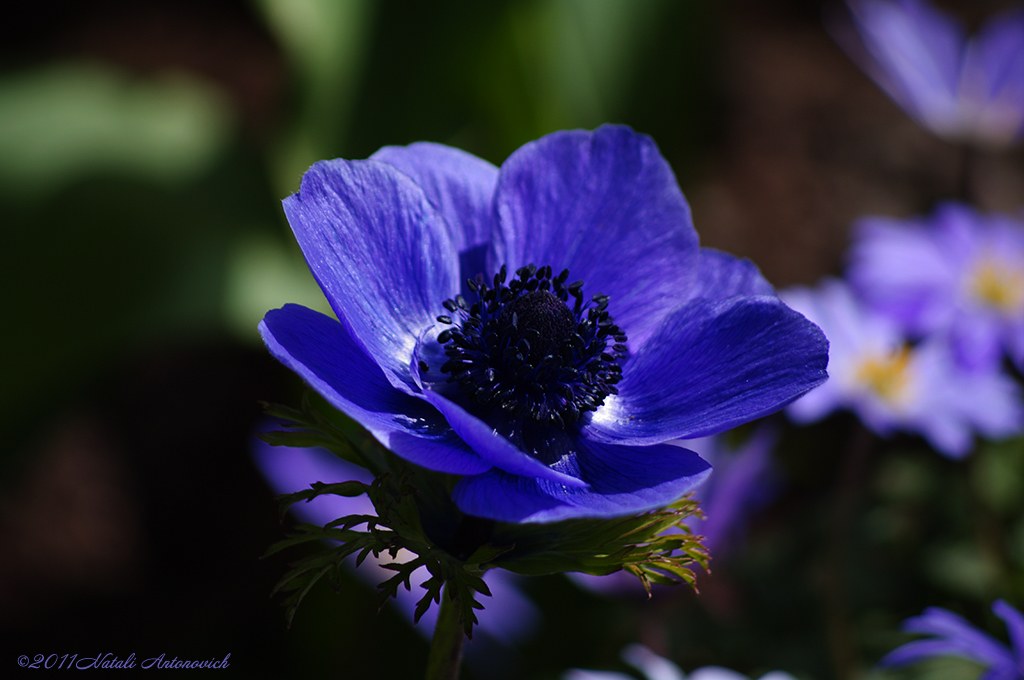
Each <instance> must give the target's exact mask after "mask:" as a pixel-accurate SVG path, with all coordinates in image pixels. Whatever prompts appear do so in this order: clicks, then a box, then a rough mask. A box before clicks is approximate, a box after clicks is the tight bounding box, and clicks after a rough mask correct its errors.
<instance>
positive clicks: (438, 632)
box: [427, 586, 466, 680]
mask: <svg viewBox="0 0 1024 680" xmlns="http://www.w3.org/2000/svg"><path fill="white" fill-rule="evenodd" d="M465 641H466V634H465V631H464V630H463V628H462V617H461V616H460V614H459V602H458V601H457V600H453V599H452V598H450V597H449V596H448V586H445V588H444V592H443V593H441V610H440V611H439V612H438V614H437V625H436V626H435V627H434V639H433V640H431V641H430V656H429V657H428V658H427V680H458V677H459V666H460V665H462V644H463V642H465Z"/></svg>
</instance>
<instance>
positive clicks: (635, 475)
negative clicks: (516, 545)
mask: <svg viewBox="0 0 1024 680" xmlns="http://www.w3.org/2000/svg"><path fill="white" fill-rule="evenodd" d="M574 448H575V464H576V465H577V466H578V469H579V471H580V474H581V476H582V477H583V479H584V480H585V481H587V482H589V483H590V486H589V487H588V488H585V489H581V488H578V487H568V486H563V485H561V484H557V483H554V482H550V481H547V480H541V479H536V478H532V477H521V476H517V475H513V474H509V473H507V472H503V471H500V470H491V471H490V472H486V473H484V474H482V475H476V476H474V477H464V478H463V479H461V480H460V481H459V483H458V484H456V485H455V489H454V490H453V491H452V498H454V499H455V503H456V504H457V505H458V506H459V508H460V509H461V510H462V511H463V512H466V513H468V514H470V515H476V516H478V517H486V518H490V519H494V520H498V521H501V522H536V523H541V522H558V521H561V520H565V519H574V518H580V517H618V516H623V515H633V514H638V513H641V512H647V511H650V510H655V509H658V508H663V507H665V506H667V505H669V504H671V503H674V502H675V501H677V500H679V498H681V497H682V496H683V495H685V494H686V493H688V492H689V491H692V490H693V489H694V488H696V487H697V486H698V485H700V484H701V483H702V482H703V481H704V480H705V479H707V477H708V475H710V474H711V466H710V465H708V464H707V463H706V462H705V461H704V460H702V459H701V457H700V456H698V455H697V454H696V453H694V452H693V451H689V450H687V449H683V448H680V447H678V446H670V445H666V444H662V445H657V446H649V447H627V446H614V445H609V444H599V443H597V442H590V441H586V440H584V439H582V438H577V439H576V440H575V442H574Z"/></svg>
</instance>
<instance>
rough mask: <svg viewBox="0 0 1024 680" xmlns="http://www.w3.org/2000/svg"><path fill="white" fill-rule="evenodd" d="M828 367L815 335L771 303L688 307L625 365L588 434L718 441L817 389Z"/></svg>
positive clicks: (627, 439)
mask: <svg viewBox="0 0 1024 680" xmlns="http://www.w3.org/2000/svg"><path fill="white" fill-rule="evenodd" d="M827 363H828V341H827V340H826V339H825V336H824V335H823V334H822V332H821V330H820V329H819V328H818V327H817V326H815V325H814V324H812V323H811V322H809V321H808V320H807V319H805V318H804V317H803V316H801V315H800V314H798V313H797V312H794V311H793V310H791V309H790V308H789V307H787V306H785V305H784V304H782V302H780V301H779V300H778V299H777V298H774V297H764V296H759V297H749V298H732V299H730V300H725V301H719V302H710V301H703V300H698V301H694V302H691V303H690V304H688V305H686V306H685V307H683V308H681V309H679V310H677V311H676V312H674V313H673V314H672V315H670V316H669V317H668V318H667V319H666V320H665V323H664V324H662V326H661V328H660V329H658V331H657V333H656V334H655V335H654V336H653V337H652V338H651V341H650V342H648V343H647V345H646V346H644V347H642V348H641V349H640V351H639V352H637V353H636V354H634V355H633V356H632V357H631V358H630V359H629V361H628V362H627V363H626V365H625V366H624V367H623V371H622V372H623V379H622V382H620V383H619V384H618V386H617V387H618V388H619V394H618V395H617V396H611V397H609V398H608V399H606V400H605V403H604V405H602V406H601V407H600V408H599V409H598V410H597V412H596V413H595V414H594V416H593V418H592V420H591V421H590V423H589V424H588V425H586V426H585V427H584V434H585V436H587V437H588V438H590V439H593V440H596V441H604V442H609V443H629V444H633V445H642V444H653V443H657V442H663V441H667V440H669V439H677V438H683V439H689V438H693V437H703V436H707V435H711V434H716V433H718V432H723V431H725V430H728V429H729V428H732V427H735V426H736V425H739V424H741V423H745V422H748V421H750V420H753V419H755V418H760V417H761V416H765V415H768V414H769V413H772V412H774V411H777V410H778V409H780V408H782V407H783V406H785V405H786V404H788V403H789V402H790V401H792V400H793V399H796V398H797V397H798V396H800V395H801V394H803V393H804V392H806V391H808V390H810V389H812V388H813V387H816V386H817V385H820V384H821V383H822V382H824V380H825V379H826V377H827V374H826V373H825V366H826V364H827Z"/></svg>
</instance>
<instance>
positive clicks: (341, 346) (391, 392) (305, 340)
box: [259, 305, 491, 475]
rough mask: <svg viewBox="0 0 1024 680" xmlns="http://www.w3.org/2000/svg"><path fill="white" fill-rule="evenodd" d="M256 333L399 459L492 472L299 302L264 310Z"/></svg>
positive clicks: (344, 334) (332, 324) (343, 334)
mask: <svg viewBox="0 0 1024 680" xmlns="http://www.w3.org/2000/svg"><path fill="white" fill-rule="evenodd" d="M259 329H260V333H261V335H262V336H263V341H264V342H265V343H266V345H267V349H269V350H270V353H271V354H272V355H273V356H274V357H275V358H276V359H277V360H278V361H280V362H281V363H283V364H284V365H285V366H287V367H288V368H290V369H291V370H293V371H295V372H296V373H298V374H299V376H300V377H302V379H303V380H305V381H306V382H307V383H309V385H310V386H311V387H312V388H313V389H314V390H316V391H317V392H318V393H319V394H320V395H322V396H323V397H324V398H325V399H327V401H329V402H330V403H331V404H332V405H333V406H334V407H335V408H337V409H339V410H340V411H342V412H343V413H345V414H346V415H347V416H349V417H350V418H352V419H353V420H355V421H356V422H358V423H359V424H360V425H362V426H363V427H365V428H366V429H367V430H369V431H370V433H371V434H372V435H373V436H374V437H376V438H377V440H378V441H380V442H381V443H382V444H383V445H384V446H386V447H387V448H389V449H390V450H392V451H394V452H395V453H396V454H397V455H399V456H401V457H402V458H405V459H406V460H408V461H410V462H413V463H415V464H417V465H421V466H423V467H425V468H428V469H431V470H438V471H440V472H450V473H452V474H465V475H469V474H477V473H480V472H483V471H485V470H488V469H490V467H491V465H490V464H489V463H487V462H485V461H484V460H482V459H481V458H480V456H478V455H477V454H476V453H474V452H473V450H472V449H470V448H469V446H467V445H466V443H465V442H463V441H462V440H461V439H459V438H458V436H457V435H456V434H455V433H454V432H453V431H452V429H451V428H450V427H448V423H447V422H446V421H445V419H444V417H443V416H442V415H441V414H440V413H438V412H437V410H435V409H434V408H433V407H431V406H430V405H429V404H427V403H426V402H424V401H423V400H422V399H417V398H416V397H412V396H410V395H408V394H406V393H405V392H402V391H400V390H398V389H395V388H394V387H392V385H391V383H390V382H389V381H388V380H387V378H386V377H385V375H384V373H383V371H382V370H381V369H380V367H379V366H378V365H377V364H375V363H374V362H373V360H372V359H370V357H368V356H367V355H366V353H365V352H364V351H363V349H362V348H361V347H360V346H359V345H357V344H356V342H355V341H354V340H353V339H352V336H351V335H350V334H349V331H348V330H347V329H346V328H345V327H344V326H342V325H341V324H340V323H338V322H337V321H335V320H334V319H332V318H330V317H329V316H326V315H324V314H320V313H319V312H315V311H313V310H311V309H307V308H305V307H302V306H300V305H285V306H284V307H282V308H281V309H275V310H271V311H270V312H268V313H267V316H266V317H265V318H264V319H263V321H261V322H260V326H259Z"/></svg>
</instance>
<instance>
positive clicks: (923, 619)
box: [892, 607, 1012, 665]
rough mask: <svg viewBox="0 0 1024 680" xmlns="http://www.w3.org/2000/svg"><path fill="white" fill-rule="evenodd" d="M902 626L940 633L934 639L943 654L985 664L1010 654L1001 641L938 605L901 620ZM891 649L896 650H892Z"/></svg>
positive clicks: (999, 662) (999, 660) (912, 631)
mask: <svg viewBox="0 0 1024 680" xmlns="http://www.w3.org/2000/svg"><path fill="white" fill-rule="evenodd" d="M902 628H903V630H905V631H907V632H908V633H924V634H927V635H938V636H942V638H943V639H942V640H937V641H935V642H936V643H941V644H940V645H938V646H940V647H943V648H944V649H946V650H948V651H945V652H941V653H943V654H952V655H954V656H961V657H963V658H966V659H973V660H975V661H978V662H980V663H983V664H986V665H992V664H1005V663H1006V661H1007V659H1008V658H1010V650H1008V649H1007V648H1006V646H1005V645H1003V644H1002V643H1000V642H999V641H998V640H996V639H995V638H993V637H992V636H990V635H988V634H986V633H983V632H981V631H980V630H978V629H977V628H975V627H974V626H972V625H971V624H970V623H968V622H967V620H966V619H964V618H963V617H961V616H958V615H957V614H954V613H953V612H951V611H949V610H948V609H942V608H941V607H928V608H927V609H925V610H924V612H923V613H922V614H921V615H920V616H915V617H911V618H909V619H907V620H906V621H904V622H903V626H902ZM922 642H926V641H925V640H919V641H917V642H913V643H910V644H920V643H922ZM905 646H907V645H905ZM895 651H898V650H894V652H892V653H895ZM1011 663H1012V659H1011Z"/></svg>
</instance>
